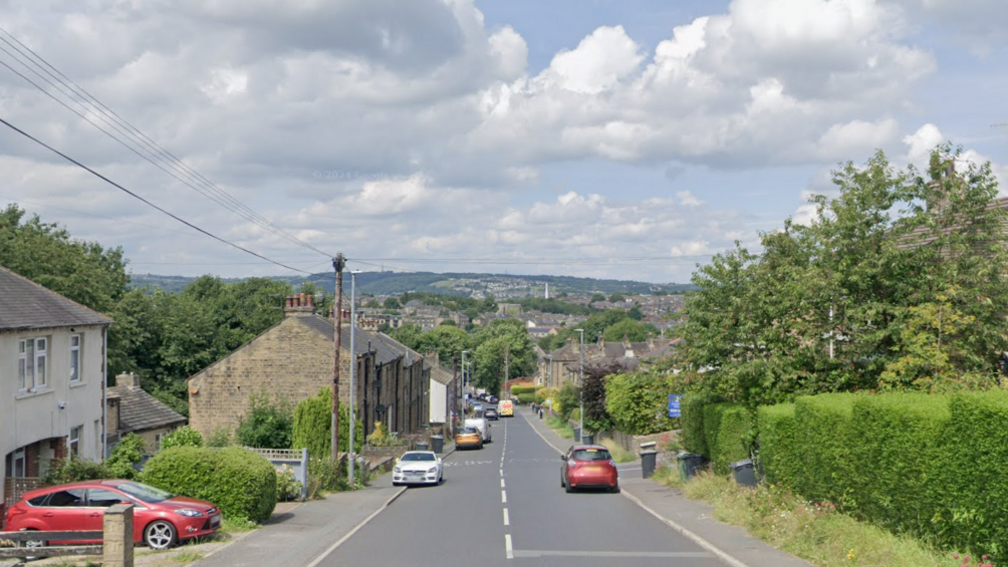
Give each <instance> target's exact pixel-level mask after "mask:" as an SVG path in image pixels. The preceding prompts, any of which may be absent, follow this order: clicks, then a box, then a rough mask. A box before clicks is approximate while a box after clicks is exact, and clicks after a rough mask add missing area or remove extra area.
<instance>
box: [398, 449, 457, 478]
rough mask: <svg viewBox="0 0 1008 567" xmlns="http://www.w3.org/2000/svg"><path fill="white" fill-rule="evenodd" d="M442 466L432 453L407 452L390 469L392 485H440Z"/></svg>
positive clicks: (442, 475)
mask: <svg viewBox="0 0 1008 567" xmlns="http://www.w3.org/2000/svg"><path fill="white" fill-rule="evenodd" d="M443 479H444V464H443V463H442V462H441V459H440V458H439V457H438V456H437V454H435V453H434V452H433V451H407V452H405V453H403V456H401V457H399V460H397V461H396V464H395V466H394V467H393V468H392V485H393V486H399V485H400V484H441V481H442V480H443Z"/></svg>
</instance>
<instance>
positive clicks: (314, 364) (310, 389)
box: [189, 317, 350, 437]
mask: <svg viewBox="0 0 1008 567" xmlns="http://www.w3.org/2000/svg"><path fill="white" fill-rule="evenodd" d="M297 319H298V318H296V317H288V318H286V319H284V320H283V321H281V322H280V323H279V324H278V325H277V326H275V327H273V328H272V329H270V330H269V331H267V332H265V333H263V334H262V335H260V336H259V337H256V338H255V339H254V340H252V341H251V342H250V343H248V344H246V345H245V346H243V347H241V348H240V349H238V350H237V351H235V352H233V353H231V354H230V355H229V356H227V357H226V358H224V359H222V360H219V361H217V362H216V363H214V364H213V365H211V366H209V367H207V368H206V369H204V370H202V371H200V372H199V373H197V374H195V375H194V376H193V377H192V379H191V380H190V382H189V425H190V426H191V427H192V428H193V429H196V430H197V431H199V432H200V433H202V434H203V436H204V437H206V436H209V435H211V434H213V433H214V432H215V431H217V430H220V429H225V430H228V431H234V430H235V429H236V428H237V427H238V422H239V420H240V418H241V416H243V415H245V413H246V412H247V411H248V408H249V400H250V398H251V396H252V395H253V394H255V393H259V392H263V391H265V392H267V394H268V395H269V396H270V397H271V398H272V399H278V398H280V399H286V400H289V401H291V402H292V403H295V404H296V403H297V402H299V401H301V400H303V399H305V398H308V397H311V396H314V395H316V394H317V393H318V391H319V389H320V388H322V387H331V385H332V375H333V343H332V341H331V340H329V339H328V338H327V337H325V336H323V335H322V334H320V333H318V332H317V331H315V330H313V329H311V328H309V327H307V326H305V325H303V324H302V323H300V322H298V320H297ZM341 351H342V352H341V356H340V363H341V364H340V366H341V370H340V378H341V380H340V382H341V387H340V398H341V399H348V398H349V395H350V392H349V374H350V361H349V353H348V352H347V350H346V349H341Z"/></svg>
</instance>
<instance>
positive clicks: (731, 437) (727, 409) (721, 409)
mask: <svg viewBox="0 0 1008 567" xmlns="http://www.w3.org/2000/svg"><path fill="white" fill-rule="evenodd" d="M703 428H704V434H705V436H706V443H707V450H708V455H707V456H708V457H709V458H710V460H711V465H712V467H713V469H714V472H715V473H717V474H728V473H729V472H730V471H731V467H730V466H729V465H730V464H731V463H732V462H733V461H738V460H741V459H745V458H747V457H748V456H749V450H748V448H747V445H746V442H745V438H746V435H747V434H750V432H751V431H752V418H751V417H750V414H749V412H748V411H747V410H746V409H745V408H744V407H742V406H740V405H737V404H727V403H721V404H707V405H706V406H704V408H703Z"/></svg>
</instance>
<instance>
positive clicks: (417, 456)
mask: <svg viewBox="0 0 1008 567" xmlns="http://www.w3.org/2000/svg"><path fill="white" fill-rule="evenodd" d="M399 460H401V461H433V460H434V454H433V453H406V454H405V455H403V456H402V459H399Z"/></svg>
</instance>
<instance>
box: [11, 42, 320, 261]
mask: <svg viewBox="0 0 1008 567" xmlns="http://www.w3.org/2000/svg"><path fill="white" fill-rule="evenodd" d="M0 32H3V34H5V35H7V36H8V37H10V39H11V40H13V41H14V42H15V43H16V44H17V45H15V43H11V41H9V40H7V39H6V38H5V37H3V36H0V42H2V43H4V44H6V45H7V46H9V47H10V48H11V49H13V50H14V51H16V52H17V53H18V55H15V54H14V53H12V52H11V51H9V50H8V49H7V48H5V47H3V46H2V45H0V51H2V52H3V53H6V54H7V55H8V56H9V57H11V58H12V59H14V61H16V62H18V63H20V64H21V66H22V67H24V68H25V69H26V70H27V71H28V72H30V73H32V74H33V75H35V76H36V77H38V78H40V79H41V80H43V81H45V82H46V83H48V84H49V85H50V86H51V87H52V88H53V89H55V91H57V92H58V93H60V94H62V95H64V96H66V97H67V98H69V99H70V101H71V102H73V103H74V104H76V105H77V106H79V107H81V108H83V109H84V111H85V112H86V113H88V114H91V115H92V116H94V117H95V119H97V120H99V121H101V122H102V123H104V124H106V125H108V126H109V127H110V128H112V129H113V130H115V131H116V132H118V133H119V134H121V135H122V136H124V137H126V138H127V139H128V140H129V141H124V140H123V139H122V138H120V137H119V136H117V135H116V134H114V133H112V132H110V131H109V130H107V129H106V128H104V127H103V126H102V125H100V124H98V123H97V122H96V121H95V120H92V119H91V118H90V117H89V116H87V115H86V114H84V113H81V112H80V111H78V110H77V109H75V108H72V107H71V106H70V105H69V104H67V103H66V102H65V101H63V100H61V99H60V98H59V97H57V96H56V95H55V94H53V93H52V92H50V91H49V90H48V89H46V88H44V87H43V86H42V85H40V84H38V83H37V82H35V81H33V80H32V79H30V78H29V77H28V76H26V75H25V74H23V73H21V72H20V71H18V70H17V69H14V68H13V67H12V66H10V65H8V64H7V63H6V62H4V61H0V65H3V66H4V67H6V68H7V69H9V70H10V71H11V72H13V73H15V74H16V75H18V76H19V77H21V78H22V79H24V80H25V81H26V82H28V83H29V84H31V85H32V86H33V87H35V88H36V89H38V90H39V91H40V92H42V93H43V94H45V95H46V96H48V97H49V98H51V99H53V100H54V101H56V102H57V103H59V104H60V105H62V106H63V107H64V108H66V109H67V110H69V111H71V112H73V113H74V114H76V115H77V116H79V117H80V118H82V119H84V120H85V121H86V122H88V123H89V124H91V125H92V126H94V127H95V128H97V129H98V130H99V131H100V132H102V133H103V134H105V135H106V136H108V137H109V138H111V139H113V140H115V141H116V142H118V143H119V144H121V145H122V146H123V147H125V148H126V149H128V150H130V151H131V152H133V153H134V154H136V155H137V156H139V157H140V158H142V159H144V160H146V161H147V162H149V163H151V164H152V165H154V166H155V167H157V168H158V169H160V170H161V171H163V172H165V173H167V174H168V175H170V176H172V177H173V178H175V179H176V180H178V181H179V182H181V183H183V184H184V185H186V186H188V187H189V188H191V189H193V190H195V191H197V192H198V193H200V194H202V195H204V196H205V197H207V198H208V199H210V200H211V201H214V202H215V203H217V204H218V205H220V206H221V207H223V208H225V209H227V210H229V211H231V212H233V213H235V214H237V215H238V216H240V217H242V218H244V219H245V220H247V221H249V222H251V223H253V224H255V225H257V226H259V227H261V228H263V229H265V230H267V231H268V232H270V233H272V234H274V235H276V236H279V237H281V238H284V239H286V240H288V241H290V242H293V243H295V244H298V245H299V246H303V247H305V248H307V249H310V250H312V251H314V252H317V253H319V254H322V255H324V256H326V257H331V256H332V255H331V254H328V253H326V252H324V251H322V250H319V249H318V248H316V247H314V246H312V245H311V244H308V243H306V242H304V241H302V240H300V239H298V238H297V237H295V236H293V235H291V234H290V233H288V232H286V231H285V230H283V229H282V228H280V227H278V226H277V225H275V224H274V223H272V222H271V221H270V220H269V219H267V218H265V217H263V216H262V215H260V214H259V213H257V212H255V211H254V210H252V209H251V208H249V207H247V206H246V205H245V204H243V203H242V202H241V201H239V200H237V199H235V198H234V197H232V196H231V195H230V194H229V193H227V192H226V191H224V190H223V189H221V188H220V187H218V186H217V185H216V184H214V183H213V182H212V181H210V180H209V179H207V178H206V177H204V176H203V175H202V174H200V173H199V172H197V171H196V170H194V169H192V168H191V167H189V166H188V165H186V163H185V162H183V161H182V160H181V159H179V158H178V157H176V156H175V155H174V154H172V153H171V152H169V151H168V150H166V149H164V148H163V147H161V146H160V145H158V144H157V143H156V142H155V141H154V140H152V139H151V138H150V137H149V136H147V135H146V134H144V133H143V132H142V131H140V130H139V129H138V128H136V127H135V126H133V125H132V124H130V123H129V122H128V121H126V120H125V119H124V118H122V117H121V116H120V115H119V114H117V113H116V112H115V111H113V110H112V109H110V108H109V107H108V106H106V105H105V104H104V103H102V102H101V101H100V100H98V99H97V98H96V97H94V96H93V95H91V93H89V92H88V91H86V90H85V89H84V88H83V87H81V86H80V85H78V84H77V83H75V82H74V81H73V80H71V79H70V78H69V77H67V76H66V75H65V74H64V73H62V72H61V71H60V70H59V69H57V68H56V67H55V66H53V65H52V64H50V63H49V62H48V61H46V60H45V59H44V58H43V57H42V56H40V55H39V54H37V53H36V52H34V51H33V50H32V49H31V48H29V47H28V46H26V45H25V44H24V43H22V42H21V41H20V40H19V39H17V38H16V37H15V36H14V35H13V34H11V33H10V32H8V31H7V30H6V29H3V28H2V27H0ZM40 62H41V63H40ZM36 69H40V70H41V71H42V73H40V72H39V71H38V70H36ZM43 73H44V74H43ZM53 81H55V82H53ZM57 83H58V84H57ZM135 144H138V145H137V146H135ZM138 148H139V149H138ZM162 164H164V165H162Z"/></svg>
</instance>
